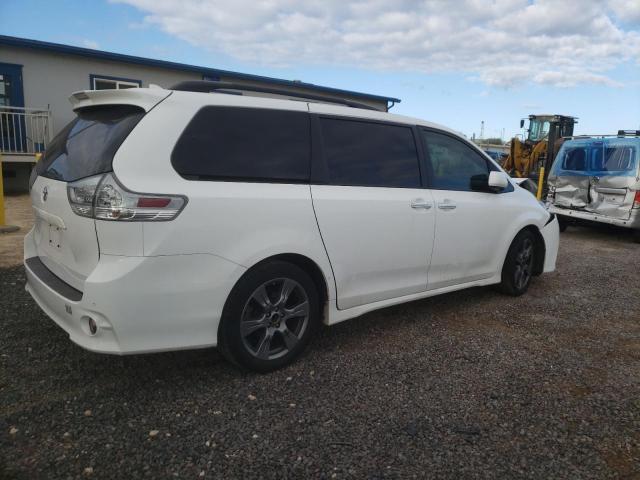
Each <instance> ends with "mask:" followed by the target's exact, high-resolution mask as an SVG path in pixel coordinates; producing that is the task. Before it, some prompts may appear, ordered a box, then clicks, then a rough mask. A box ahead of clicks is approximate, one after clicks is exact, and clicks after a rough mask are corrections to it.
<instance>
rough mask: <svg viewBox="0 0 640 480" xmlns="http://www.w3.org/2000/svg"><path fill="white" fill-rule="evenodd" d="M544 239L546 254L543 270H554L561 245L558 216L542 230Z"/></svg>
mask: <svg viewBox="0 0 640 480" xmlns="http://www.w3.org/2000/svg"><path fill="white" fill-rule="evenodd" d="M540 233H541V234H542V238H543V239H544V246H545V256H544V268H543V270H542V271H543V272H553V271H554V270H555V269H556V260H557V259H558V247H559V246H560V226H559V225H558V218H557V217H554V219H553V220H551V221H550V222H549V223H547V224H546V225H545V226H544V227H543V228H542V229H541V230H540Z"/></svg>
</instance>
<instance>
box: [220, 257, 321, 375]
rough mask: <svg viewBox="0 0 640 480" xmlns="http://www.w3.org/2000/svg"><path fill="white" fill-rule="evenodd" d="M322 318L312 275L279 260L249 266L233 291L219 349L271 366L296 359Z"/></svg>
mask: <svg viewBox="0 0 640 480" xmlns="http://www.w3.org/2000/svg"><path fill="white" fill-rule="evenodd" d="M319 323H320V303H319V296H318V292H317V289H316V286H315V284H314V282H313V280H312V279H311V277H310V276H309V275H308V274H307V273H306V272H305V271H304V270H302V269H301V268H299V267H297V266H296V265H293V264H290V263H287V262H282V261H273V262H268V263H264V264H261V265H258V266H257V267H255V268H253V269H252V270H249V271H248V272H247V273H246V274H245V275H244V276H243V277H242V278H241V279H240V280H239V281H238V283H237V284H236V286H235V287H234V288H233V290H232V291H231V294H230V295H229V298H228V299H227V303H226V304H225V307H224V310H223V312H222V318H221V321H220V327H219V329H218V349H219V351H220V353H222V355H223V356H224V357H225V358H226V359H227V360H229V361H230V362H232V363H234V364H235V365H237V366H239V367H241V368H243V369H248V370H253V371H255V372H261V373H265V372H270V371H272V370H276V369H278V368H282V367H284V366H286V365H288V364H290V363H291V362H293V361H294V360H295V359H296V358H297V357H298V356H299V355H300V354H301V353H302V351H303V350H304V349H305V347H306V346H307V345H308V343H309V341H310V340H311V338H312V337H313V334H314V333H315V331H316V329H317V327H318V325H319Z"/></svg>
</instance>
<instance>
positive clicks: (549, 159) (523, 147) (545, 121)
mask: <svg viewBox="0 0 640 480" xmlns="http://www.w3.org/2000/svg"><path fill="white" fill-rule="evenodd" d="M524 122H525V120H524V119H522V120H520V128H523V127H524ZM576 123H578V121H577V119H576V117H569V116H566V115H529V128H528V129H527V137H526V139H525V140H524V141H522V140H520V139H519V138H517V137H514V138H513V139H511V150H510V152H509V156H508V157H507V159H506V160H505V162H504V165H503V167H504V169H505V170H506V171H507V172H509V174H510V175H511V176H512V177H520V178H531V179H533V180H538V172H539V171H540V167H545V169H544V171H545V175H544V178H543V182H542V184H543V185H546V177H547V174H548V172H549V169H550V168H551V165H552V163H553V159H554V158H555V156H556V153H558V150H559V149H560V146H561V145H562V143H563V142H564V137H571V136H572V135H573V126H574V125H575V124H576ZM549 145H551V148H550V147H549Z"/></svg>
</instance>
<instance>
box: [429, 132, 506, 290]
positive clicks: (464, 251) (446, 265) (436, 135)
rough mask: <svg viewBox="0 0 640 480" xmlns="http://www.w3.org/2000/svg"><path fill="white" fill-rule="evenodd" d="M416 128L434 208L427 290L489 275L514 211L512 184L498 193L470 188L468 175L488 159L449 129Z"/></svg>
mask: <svg viewBox="0 0 640 480" xmlns="http://www.w3.org/2000/svg"><path fill="white" fill-rule="evenodd" d="M422 134H423V138H424V142H425V149H426V152H427V157H428V165H429V167H430V172H429V174H430V175H429V177H430V179H431V180H430V181H431V185H430V186H431V188H432V190H431V191H432V192H433V198H434V200H435V212H436V235H435V243H434V246H433V257H432V260H431V268H430V270H429V290H434V289H438V288H444V287H448V286H451V285H459V284H462V283H467V282H472V281H474V280H481V279H485V278H490V277H491V276H493V275H495V273H496V269H497V267H498V265H499V264H500V262H501V261H502V260H503V259H504V254H505V252H504V251H502V250H501V249H500V248H498V247H499V246H500V245H502V243H503V239H504V233H505V232H508V231H510V226H511V225H512V222H513V219H514V218H515V217H516V216H517V215H518V203H517V202H513V199H512V198H510V197H511V195H510V193H511V192H513V187H512V186H510V188H507V189H505V192H504V193H500V194H496V193H488V192H480V191H473V190H472V188H471V178H472V177H473V176H475V175H483V176H488V174H489V172H490V170H491V169H492V168H491V164H490V163H489V162H488V160H487V159H486V158H485V157H484V156H482V155H481V154H480V153H479V152H477V151H476V150H475V149H473V148H471V147H470V146H468V145H467V144H465V143H464V142H463V141H461V140H459V139H457V138H455V137H454V136H452V135H448V134H446V133H444V132H438V131H433V130H423V131H422ZM494 169H497V168H496V167H495V166H494Z"/></svg>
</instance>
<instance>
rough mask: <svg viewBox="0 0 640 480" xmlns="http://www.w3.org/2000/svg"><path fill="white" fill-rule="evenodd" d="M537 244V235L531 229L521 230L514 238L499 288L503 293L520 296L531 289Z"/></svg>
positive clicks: (503, 268)
mask: <svg viewBox="0 0 640 480" xmlns="http://www.w3.org/2000/svg"><path fill="white" fill-rule="evenodd" d="M535 246H536V242H535V237H534V236H533V233H531V232H530V231H529V230H523V231H521V232H520V233H518V235H516V238H514V239H513V242H512V243H511V246H510V247H509V251H508V252H507V257H506V259H505V261H504V266H503V267H502V282H501V283H500V285H499V288H500V290H501V291H502V292H503V293H506V294H507V295H511V296H514V297H518V296H520V295H522V294H523V293H525V292H526V291H527V290H528V289H529V285H530V284H531V278H532V277H533V265H534V261H535V254H536V251H535Z"/></svg>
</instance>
